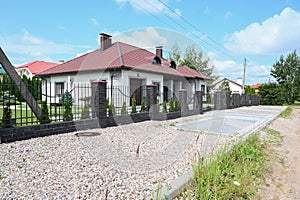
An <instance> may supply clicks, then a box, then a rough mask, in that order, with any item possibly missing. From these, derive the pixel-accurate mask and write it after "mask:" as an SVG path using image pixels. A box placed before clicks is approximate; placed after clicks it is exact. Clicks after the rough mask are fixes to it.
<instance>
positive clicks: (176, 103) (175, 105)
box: [174, 99, 179, 112]
mask: <svg viewBox="0 0 300 200" xmlns="http://www.w3.org/2000/svg"><path fill="white" fill-rule="evenodd" d="M177 111H179V103H178V100H177V99H176V100H175V101H174V112H177Z"/></svg>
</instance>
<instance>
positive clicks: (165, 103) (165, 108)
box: [163, 101, 168, 113]
mask: <svg viewBox="0 0 300 200" xmlns="http://www.w3.org/2000/svg"><path fill="white" fill-rule="evenodd" d="M167 112H168V110H167V102H166V101H164V102H163V113H167Z"/></svg>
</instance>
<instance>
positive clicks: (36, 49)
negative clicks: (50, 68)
mask: <svg viewBox="0 0 300 200" xmlns="http://www.w3.org/2000/svg"><path fill="white" fill-rule="evenodd" d="M0 44H1V47H2V49H3V50H4V51H5V52H6V53H9V54H10V55H12V54H13V55H14V56H13V57H12V62H14V63H24V62H29V61H33V60H46V61H55V62H57V60H54V59H51V58H52V57H53V56H54V55H56V56H57V55H58V56H62V55H63V54H75V53H76V52H77V51H78V49H80V48H88V47H86V46H79V45H71V44H58V43H55V42H53V41H51V40H47V39H44V38H41V37H37V36H34V35H32V34H31V33H30V32H29V31H27V30H26V29H23V30H22V32H21V33H18V34H14V35H0Z"/></svg>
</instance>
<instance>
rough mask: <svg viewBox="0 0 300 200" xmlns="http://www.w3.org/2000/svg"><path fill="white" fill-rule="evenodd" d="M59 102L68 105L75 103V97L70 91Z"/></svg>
mask: <svg viewBox="0 0 300 200" xmlns="http://www.w3.org/2000/svg"><path fill="white" fill-rule="evenodd" d="M59 103H61V104H63V105H66V104H70V106H72V105H73V97H72V95H71V93H70V92H65V93H64V94H63V95H62V97H61V98H60V99H59Z"/></svg>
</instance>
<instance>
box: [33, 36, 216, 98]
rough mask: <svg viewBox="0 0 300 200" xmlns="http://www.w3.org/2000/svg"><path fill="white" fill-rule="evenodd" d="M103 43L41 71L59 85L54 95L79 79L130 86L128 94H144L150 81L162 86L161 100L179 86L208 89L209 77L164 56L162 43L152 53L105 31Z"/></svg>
mask: <svg viewBox="0 0 300 200" xmlns="http://www.w3.org/2000/svg"><path fill="white" fill-rule="evenodd" d="M100 44H101V47H100V48H99V49H96V50H94V51H92V52H90V53H86V54H84V55H82V56H79V57H76V58H74V59H72V60H70V61H67V62H64V63H62V64H60V65H57V66H54V67H51V68H49V69H47V70H44V71H42V72H40V73H39V74H38V75H39V76H40V77H42V78H43V79H44V80H46V81H47V82H48V83H52V84H55V86H54V87H51V88H59V89H57V90H58V91H51V94H56V95H58V96H59V95H61V93H62V92H63V91H64V90H67V89H72V88H73V84H74V83H76V82H85V83H89V84H90V83H91V82H93V81H96V80H105V81H106V82H107V84H108V85H109V86H112V85H114V86H115V85H122V86H128V87H129V94H126V95H128V96H132V94H133V93H142V91H139V92H136V90H137V89H138V90H142V89H141V88H145V86H146V85H148V84H156V85H158V86H159V93H160V94H161V95H160V101H161V102H162V101H163V100H168V99H169V98H170V97H171V96H173V95H178V91H179V90H180V89H186V90H188V93H190V94H192V93H193V92H195V91H196V90H202V91H204V92H205V91H206V85H207V84H206V81H207V80H210V78H209V77H208V76H206V75H204V74H202V73H200V72H198V71H196V70H193V69H191V68H189V67H187V66H176V63H175V62H174V61H169V60H167V59H164V58H163V49H162V47H161V46H159V47H156V52H155V53H152V52H150V51H148V50H146V49H142V48H139V47H136V46H132V45H129V44H125V43H123V42H115V43H112V42H111V36H109V35H107V34H103V33H102V34H100ZM137 102H140V99H139V100H138V99H137Z"/></svg>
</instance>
